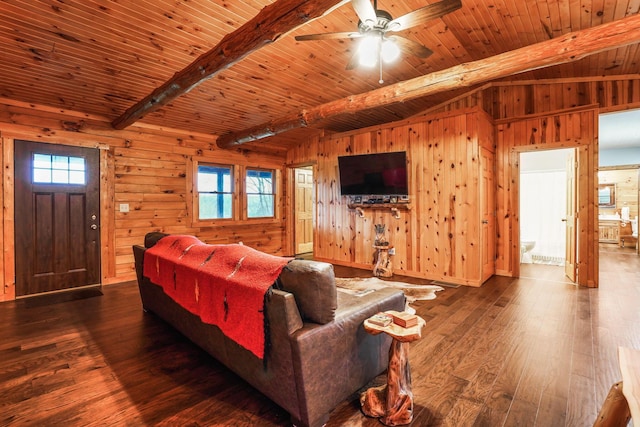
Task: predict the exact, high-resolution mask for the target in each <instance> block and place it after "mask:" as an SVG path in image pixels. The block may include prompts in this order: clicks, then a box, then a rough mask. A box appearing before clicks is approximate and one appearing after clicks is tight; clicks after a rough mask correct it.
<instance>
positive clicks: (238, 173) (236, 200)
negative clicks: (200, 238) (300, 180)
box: [186, 156, 283, 227]
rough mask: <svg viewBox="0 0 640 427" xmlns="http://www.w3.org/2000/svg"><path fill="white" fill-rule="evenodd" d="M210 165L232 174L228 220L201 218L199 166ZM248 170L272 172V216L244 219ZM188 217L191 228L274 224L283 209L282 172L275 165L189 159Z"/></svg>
mask: <svg viewBox="0 0 640 427" xmlns="http://www.w3.org/2000/svg"><path fill="white" fill-rule="evenodd" d="M200 164H203V165H212V166H222V167H231V168H232V171H233V172H232V175H233V193H232V215H231V218H216V219H200V217H199V207H200V193H199V192H198V188H197V185H198V166H199V165H200ZM247 170H265V171H272V172H273V179H274V181H275V182H274V186H273V191H274V193H273V196H274V198H273V203H274V206H273V211H274V212H273V217H259V218H248V217H247V198H246V189H245V186H246V181H245V179H246V171H247ZM186 172H187V180H186V181H187V199H188V200H187V215H188V217H189V218H190V221H191V226H192V227H217V226H218V227H219V226H229V225H257V224H277V223H279V222H280V221H281V220H282V218H281V212H282V208H281V207H280V200H282V188H283V186H282V184H283V183H282V179H281V176H282V170H281V168H280V166H278V165H264V164H261V165H247V164H238V163H235V162H234V163H225V162H220V161H218V159H211V158H205V157H196V156H190V157H189V158H188V160H187V171H186Z"/></svg>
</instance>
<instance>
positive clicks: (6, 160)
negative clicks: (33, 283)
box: [0, 132, 16, 301]
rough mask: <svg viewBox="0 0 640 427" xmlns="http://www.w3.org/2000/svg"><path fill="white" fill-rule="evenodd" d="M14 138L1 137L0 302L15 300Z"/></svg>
mask: <svg viewBox="0 0 640 427" xmlns="http://www.w3.org/2000/svg"><path fill="white" fill-rule="evenodd" d="M14 141H15V138H13V137H8V136H7V134H6V132H5V133H4V135H3V136H2V170H3V172H2V199H3V200H2V228H3V230H2V267H3V276H2V289H3V292H2V293H1V294H0V298H1V300H2V301H9V300H13V299H15V295H16V272H15V228H14V224H15V222H14V210H15V205H14V200H13V198H14V194H15V172H14V166H13V153H14Z"/></svg>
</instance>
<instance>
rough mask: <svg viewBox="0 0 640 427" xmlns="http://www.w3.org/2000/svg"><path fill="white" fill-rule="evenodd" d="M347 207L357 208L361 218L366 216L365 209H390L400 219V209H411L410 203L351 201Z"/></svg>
mask: <svg viewBox="0 0 640 427" xmlns="http://www.w3.org/2000/svg"><path fill="white" fill-rule="evenodd" d="M347 207H348V208H349V209H355V211H356V213H357V214H358V215H359V216H360V218H363V217H364V210H365V209H373V210H390V211H391V213H392V214H393V217H394V218H396V219H400V211H409V210H411V205H410V204H409V203H349V204H348V205H347Z"/></svg>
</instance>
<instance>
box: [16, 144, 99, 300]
mask: <svg viewBox="0 0 640 427" xmlns="http://www.w3.org/2000/svg"><path fill="white" fill-rule="evenodd" d="M99 158H100V156H99V152H98V150H97V149H92V148H82V147H70V146H64V145H55V144H43V143H37V142H29V141H16V142H15V173H16V183H15V184H16V186H15V236H16V248H15V250H16V296H25V295H34V294H39V293H43V292H50V291H57V290H63V289H70V288H76V287H79V286H86V285H95V284H99V283H100V210H99V207H100V206H99V204H100V197H99V194H100V188H99V177H100V171H99V164H100V163H99Z"/></svg>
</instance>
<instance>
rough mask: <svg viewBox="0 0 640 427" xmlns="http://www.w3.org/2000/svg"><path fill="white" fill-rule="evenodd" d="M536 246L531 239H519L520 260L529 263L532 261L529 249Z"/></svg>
mask: <svg viewBox="0 0 640 427" xmlns="http://www.w3.org/2000/svg"><path fill="white" fill-rule="evenodd" d="M535 247H536V242H534V241H533V240H522V241H520V262H521V263H523V264H531V263H533V258H532V257H531V251H532V250H533V248H535Z"/></svg>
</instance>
